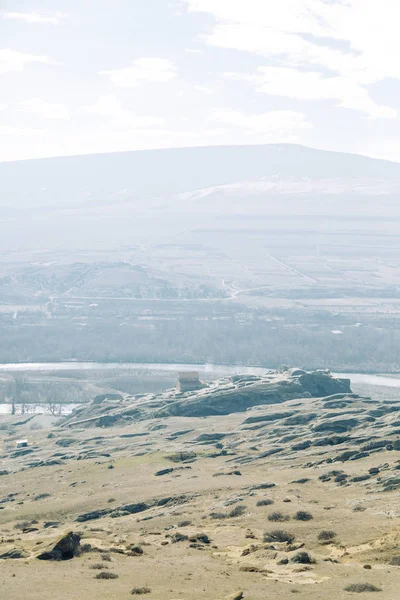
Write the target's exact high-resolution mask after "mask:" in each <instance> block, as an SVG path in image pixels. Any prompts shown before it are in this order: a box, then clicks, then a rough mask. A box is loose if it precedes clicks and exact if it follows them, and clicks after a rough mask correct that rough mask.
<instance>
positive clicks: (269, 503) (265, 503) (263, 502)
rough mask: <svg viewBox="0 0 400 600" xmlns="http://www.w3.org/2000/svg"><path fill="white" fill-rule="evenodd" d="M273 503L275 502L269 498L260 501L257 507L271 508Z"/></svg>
mask: <svg viewBox="0 0 400 600" xmlns="http://www.w3.org/2000/svg"><path fill="white" fill-rule="evenodd" d="M273 503H274V501H273V500H270V499H269V498H264V499H263V500H259V501H258V502H257V506H270V505H271V504H273Z"/></svg>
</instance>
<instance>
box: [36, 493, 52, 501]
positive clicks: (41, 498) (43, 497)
mask: <svg viewBox="0 0 400 600" xmlns="http://www.w3.org/2000/svg"><path fill="white" fill-rule="evenodd" d="M50 497H51V494H39V495H38V496H35V497H34V500H35V501H37V500H44V499H45V498H50Z"/></svg>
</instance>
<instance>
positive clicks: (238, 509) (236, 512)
mask: <svg viewBox="0 0 400 600" xmlns="http://www.w3.org/2000/svg"><path fill="white" fill-rule="evenodd" d="M245 510H246V507H245V505H244V504H238V505H237V506H235V508H233V509H232V510H231V511H230V512H229V513H228V517H230V518H233V517H240V516H241V515H243V513H244V512H245Z"/></svg>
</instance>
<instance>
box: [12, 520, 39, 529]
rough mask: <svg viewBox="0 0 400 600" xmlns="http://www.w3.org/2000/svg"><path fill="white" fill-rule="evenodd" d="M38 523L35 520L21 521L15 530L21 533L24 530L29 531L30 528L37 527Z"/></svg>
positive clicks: (15, 526)
mask: <svg viewBox="0 0 400 600" xmlns="http://www.w3.org/2000/svg"><path fill="white" fill-rule="evenodd" d="M37 524H38V521H36V520H35V519H32V521H21V522H20V523H16V524H15V525H14V529H20V530H21V531H22V530H23V529H28V527H32V525H37Z"/></svg>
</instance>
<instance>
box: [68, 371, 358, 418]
mask: <svg viewBox="0 0 400 600" xmlns="http://www.w3.org/2000/svg"><path fill="white" fill-rule="evenodd" d="M335 394H340V395H341V394H343V395H345V394H351V389H350V380H348V379H338V378H335V377H333V376H332V375H331V374H330V373H329V372H328V371H315V372H312V373H306V372H305V371H302V370H300V369H292V370H288V371H285V372H283V373H277V372H266V374H265V375H264V376H256V375H235V376H233V377H227V378H224V379H220V380H218V381H215V382H213V383H210V384H209V385H208V386H207V387H206V388H203V389H198V390H191V391H187V392H185V393H182V392H176V390H167V391H166V392H163V393H161V394H157V395H154V394H149V395H148V396H143V395H140V397H139V396H138V397H137V398H136V397H134V396H133V397H131V398H130V399H129V400H128V399H125V401H124V402H123V403H120V402H115V401H114V402H110V401H108V400H104V401H103V402H102V403H101V404H97V403H96V404H93V403H92V404H91V405H90V406H89V407H88V408H87V409H85V410H84V411H83V412H80V413H79V420H77V419H76V415H75V417H71V418H70V419H69V420H67V421H66V425H70V426H75V425H76V426H89V427H93V426H96V427H112V426H114V425H119V424H128V423H131V422H135V421H142V420H144V419H153V418H164V417H171V416H177V417H208V416H213V415H228V414H231V413H236V412H245V411H247V410H248V409H251V408H253V407H257V406H263V405H265V406H267V405H274V404H281V403H283V402H286V401H289V400H294V399H297V398H313V397H314V398H322V397H326V396H329V397H331V396H333V395H335ZM292 415H294V413H293V412H292V413H286V414H284V413H282V417H280V416H278V417H277V418H278V419H279V418H284V417H286V418H289V417H291V416H292ZM270 419H271V420H273V419H272V417H271V416H264V417H261V416H260V415H256V414H255V415H254V416H253V415H250V416H249V421H248V423H251V422H253V423H257V422H258V421H259V422H260V423H261V422H262V421H269V420H270ZM287 424H288V425H289V424H291V423H290V422H289V423H287Z"/></svg>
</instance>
